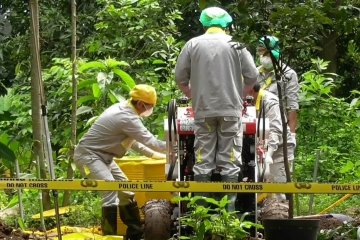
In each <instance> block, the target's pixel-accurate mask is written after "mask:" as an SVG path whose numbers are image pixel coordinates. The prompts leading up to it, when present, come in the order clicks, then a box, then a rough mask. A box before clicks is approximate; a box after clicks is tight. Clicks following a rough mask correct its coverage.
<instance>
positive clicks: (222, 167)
mask: <svg viewBox="0 0 360 240" xmlns="http://www.w3.org/2000/svg"><path fill="white" fill-rule="evenodd" d="M236 46H238V45H236V42H232V37H231V36H229V35H227V34H226V33H225V32H224V31H223V30H221V29H220V28H214V27H213V28H209V29H208V30H207V32H206V33H205V34H203V35H201V36H198V37H195V38H192V39H190V40H189V41H188V42H187V43H186V44H185V46H184V47H183V49H182V51H181V53H180V55H179V57H178V60H177V63H176V68H175V80H176V82H177V84H178V86H179V88H180V89H181V90H182V91H183V92H184V93H185V94H186V95H188V96H189V91H191V99H192V108H193V110H194V114H195V115H194V119H195V126H194V128H195V129H194V130H195V146H194V148H195V158H196V163H195V165H194V168H193V171H194V177H195V180H196V181H198V180H197V179H199V177H200V176H203V177H202V179H200V180H201V181H210V175H211V173H212V171H213V170H215V169H218V170H219V171H220V174H221V176H222V179H223V181H230V180H231V181H234V180H235V179H236V180H237V176H238V174H239V171H240V168H239V165H240V164H241V162H242V161H241V151H242V136H243V129H242V121H241V111H242V108H243V102H242V91H243V88H244V85H247V86H252V85H254V84H255V83H256V80H257V77H258V70H257V68H256V66H255V63H254V60H253V57H252V56H251V54H250V53H249V52H248V51H247V49H246V48H242V49H239V50H237V49H236Z"/></svg>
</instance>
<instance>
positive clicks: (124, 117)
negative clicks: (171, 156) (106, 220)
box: [74, 101, 166, 207]
mask: <svg viewBox="0 0 360 240" xmlns="http://www.w3.org/2000/svg"><path fill="white" fill-rule="evenodd" d="M145 145H146V146H147V147H146V146H145ZM130 148H132V149H133V150H135V151H137V152H139V153H141V154H143V155H145V156H147V157H151V156H152V155H153V153H154V151H157V152H165V151H166V143H165V142H164V141H160V140H158V139H156V138H155V137H154V136H153V135H152V134H151V133H150V132H149V131H148V130H147V129H146V128H145V126H144V125H143V123H142V122H141V119H140V117H139V115H138V113H137V112H136V110H135V108H134V107H133V106H132V104H131V103H130V102H129V101H124V102H121V103H117V104H114V105H112V106H111V107H109V108H108V109H106V110H105V111H104V112H103V113H102V114H101V115H100V116H99V118H98V119H97V120H96V121H95V122H94V123H93V125H92V126H91V127H90V129H89V130H88V132H87V133H86V134H85V135H84V136H83V137H82V139H81V140H80V142H79V144H78V145H77V147H76V148H75V154H74V158H75V164H76V165H77V167H78V168H79V169H80V172H81V173H82V175H83V176H84V177H87V178H90V179H98V180H121V181H126V180H128V178H127V177H126V175H125V174H124V173H123V172H122V170H121V169H120V168H119V166H118V165H117V164H116V163H115V161H114V160H113V158H114V157H118V158H120V157H123V156H124V155H125V154H126V152H127V151H128V150H129V149H130ZM101 193H102V200H103V207H109V206H118V205H127V204H128V203H129V200H132V198H133V197H134V193H133V192H128V191H124V192H116V191H102V192H101Z"/></svg>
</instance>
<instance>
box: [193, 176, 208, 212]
mask: <svg viewBox="0 0 360 240" xmlns="http://www.w3.org/2000/svg"><path fill="white" fill-rule="evenodd" d="M194 181H196V182H211V176H210V175H205V174H200V175H194ZM194 196H202V197H207V198H210V197H212V194H211V193H202V192H200V193H199V192H197V193H194ZM197 204H198V205H201V206H204V207H209V204H208V203H207V202H206V201H204V200H198V201H197Z"/></svg>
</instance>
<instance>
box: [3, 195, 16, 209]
mask: <svg viewBox="0 0 360 240" xmlns="http://www.w3.org/2000/svg"><path fill="white" fill-rule="evenodd" d="M18 203H19V197H18V196H17V195H15V196H13V197H12V198H11V200H10V202H9V203H8V204H7V205H6V207H5V209H8V208H12V207H14V206H16V205H17V204H18Z"/></svg>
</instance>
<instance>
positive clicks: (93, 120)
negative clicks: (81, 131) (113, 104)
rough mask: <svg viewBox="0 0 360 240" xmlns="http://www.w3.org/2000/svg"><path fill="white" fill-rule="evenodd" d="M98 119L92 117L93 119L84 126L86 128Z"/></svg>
mask: <svg viewBox="0 0 360 240" xmlns="http://www.w3.org/2000/svg"><path fill="white" fill-rule="evenodd" d="M98 117H99V116H94V117H92V118H90V119H89V120H88V121H87V122H86V124H85V126H87V127H88V126H90V125H91V124H93V123H94V122H95V121H96V119H97V118H98Z"/></svg>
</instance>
